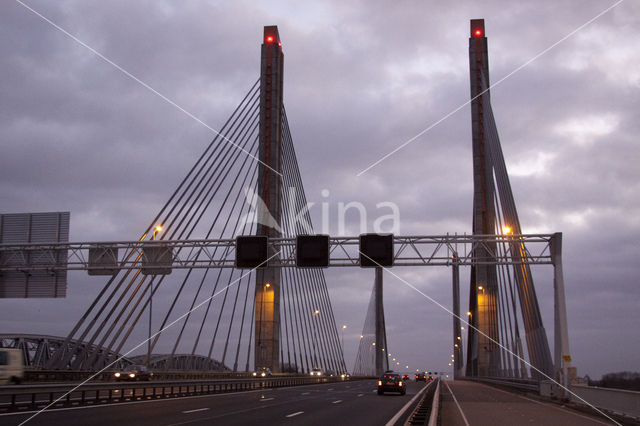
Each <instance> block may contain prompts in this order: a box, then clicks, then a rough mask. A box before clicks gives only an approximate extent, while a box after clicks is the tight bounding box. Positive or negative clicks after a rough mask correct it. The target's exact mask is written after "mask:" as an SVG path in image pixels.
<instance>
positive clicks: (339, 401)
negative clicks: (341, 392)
mask: <svg viewBox="0 0 640 426" xmlns="http://www.w3.org/2000/svg"><path fill="white" fill-rule="evenodd" d="M341 402H342V400H341V399H338V400H335V401H333V402H332V404H340V403H341Z"/></svg>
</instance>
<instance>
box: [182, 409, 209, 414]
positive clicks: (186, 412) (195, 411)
mask: <svg viewBox="0 0 640 426" xmlns="http://www.w3.org/2000/svg"><path fill="white" fill-rule="evenodd" d="M207 410H211V408H196V409H195V410H187V411H183V412H182V414H189V413H197V412H198V411H207Z"/></svg>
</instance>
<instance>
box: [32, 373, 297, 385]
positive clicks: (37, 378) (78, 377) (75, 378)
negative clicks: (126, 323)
mask: <svg viewBox="0 0 640 426" xmlns="http://www.w3.org/2000/svg"><path fill="white" fill-rule="evenodd" d="M115 371H116V370H105V371H103V372H101V373H99V374H97V375H96V376H95V377H94V378H92V379H91V382H92V383H93V382H109V381H113V380H114V377H113V373H114V372H115ZM153 373H154V379H155V380H215V379H242V378H251V377H252V376H251V373H247V372H242V373H238V372H235V373H234V372H232V371H228V372H221V371H197V370H194V371H189V370H186V371H183V370H169V371H162V370H161V371H158V370H154V371H153ZM94 374H95V373H94V372H91V371H86V370H25V372H24V378H23V382H26V383H33V382H65V383H68V382H82V381H84V380H87V379H89V378H90V377H92V376H93V375H94ZM274 375H276V374H274ZM283 376H284V374H283ZM287 376H291V375H290V374H289V375H287Z"/></svg>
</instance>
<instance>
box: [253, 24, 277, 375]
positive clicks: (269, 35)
mask: <svg viewBox="0 0 640 426" xmlns="http://www.w3.org/2000/svg"><path fill="white" fill-rule="evenodd" d="M261 58H262V59H261V65H260V130H259V160H260V164H259V165H258V195H259V196H260V198H261V199H262V200H263V202H264V205H263V206H262V207H263V208H262V211H258V218H259V219H260V220H259V224H258V228H257V231H256V234H257V235H265V236H268V237H270V238H279V237H280V236H281V232H280V230H279V229H277V228H276V227H274V226H269V225H267V224H272V225H274V222H275V224H278V225H279V224H281V223H282V222H281V217H282V212H281V205H280V200H281V199H282V181H281V173H282V109H283V106H282V105H283V104H282V91H283V62H284V55H283V54H282V43H281V42H280V36H279V34H278V27H277V26H266V27H264V39H263V42H262V52H261ZM258 204H259V205H261V204H262V203H258ZM274 255H275V250H274V249H273V247H270V248H269V257H271V256H274ZM255 295H256V297H255V345H254V350H255V353H254V361H255V368H259V367H268V368H270V369H271V371H273V372H279V371H280V361H279V360H280V357H279V354H280V269H278V268H269V267H267V268H259V269H257V273H256V288H255Z"/></svg>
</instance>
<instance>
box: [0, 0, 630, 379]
mask: <svg viewBox="0 0 640 426" xmlns="http://www.w3.org/2000/svg"><path fill="white" fill-rule="evenodd" d="M27 3H28V4H29V5H30V7H33V8H34V9H35V10H37V11H38V12H39V13H41V14H43V15H44V16H46V17H47V18H49V19H50V20H51V21H53V22H55V23H56V24H58V25H59V26H61V27H62V28H64V29H65V30H67V31H68V32H70V33H71V34H73V35H74V36H76V37H78V38H79V39H80V40H82V41H83V42H84V43H86V44H87V45H89V46H91V47H93V48H94V49H96V50H97V51H99V52H100V53H102V54H103V55H105V56H106V57H108V58H109V59H110V60H112V61H113V62H115V63H117V64H118V65H119V66H121V67H122V68H124V69H126V70H127V71H128V72H130V73H131V74H133V75H135V76H136V77H138V78H139V79H140V80H142V81H144V82H145V83H147V84H149V85H150V86H152V87H153V88H155V89H156V90H157V91H159V92H160V93H162V94H163V95H165V96H167V97H168V98H170V99H172V100H174V101H175V102H176V103H177V104H179V105H180V106H182V107H183V108H185V109H186V110H188V111H189V112H191V113H192V114H194V115H195V116H197V117H198V118H199V119H201V120H202V121H203V122H205V123H207V124H208V125H209V126H211V127H213V128H219V127H220V126H221V125H222V123H224V121H225V120H226V118H227V117H228V116H229V114H230V113H231V112H232V110H233V109H234V107H235V106H236V105H237V104H238V103H239V102H240V100H241V99H242V97H243V96H244V94H245V93H246V92H247V90H248V89H249V88H250V86H251V85H252V84H253V83H254V82H255V80H256V79H257V77H258V73H259V60H260V44H261V41H262V32H263V26H265V25H278V27H279V31H280V36H281V38H282V41H283V50H284V54H285V94H284V99H285V105H286V108H287V114H288V118H289V124H290V126H291V130H292V133H293V138H294V141H295V146H296V150H297V156H298V160H299V164H300V169H301V172H302V178H303V180H304V182H305V190H306V194H307V197H308V199H309V201H313V202H316V203H322V202H327V203H329V207H330V210H329V211H330V212H331V214H333V213H335V214H336V215H337V203H339V202H350V201H359V202H362V203H363V204H364V205H365V206H367V209H368V210H367V211H368V214H369V216H368V226H369V228H368V230H369V231H371V230H372V229H371V225H372V223H373V220H374V219H375V218H376V217H377V215H379V214H380V213H385V214H386V213H388V211H384V212H379V211H378V210H377V209H376V204H377V203H380V202H385V201H390V202H394V203H396V204H397V205H398V207H399V209H400V218H401V222H400V233H401V234H404V235H416V234H419V235H426V234H445V233H447V232H449V233H454V232H458V233H462V232H470V231H471V213H472V189H473V188H472V168H471V123H470V108H469V107H468V106H466V107H463V108H462V109H460V110H459V111H458V112H456V113H454V114H452V115H451V116H449V117H448V118H447V119H446V120H444V121H442V122H441V123H440V124H438V125H437V126H436V127H434V128H433V129H431V130H430V131H428V132H426V133H425V134H424V135H422V136H421V137H419V138H418V139H416V140H415V141H414V142H412V143H411V144H409V145H408V146H406V147H405V148H404V149H402V150H400V151H399V152H397V153H396V154H394V155H392V156H391V157H389V158H388V159H387V160H385V161H384V162H382V163H380V164H379V165H377V166H376V167H374V168H372V169H371V170H369V171H367V172H366V173H364V174H362V175H361V176H359V177H358V176H357V174H358V173H359V172H360V171H362V170H363V169H365V168H366V167H368V166H369V165H370V164H372V163H373V162H375V161H377V160H378V159H380V158H381V157H382V156H384V155H386V154H387V153H389V152H390V151H392V150H393V149H395V148H396V147H397V146H399V145H401V144H402V143H404V142H405V141H407V140H408V139H410V138H412V137H413V136H414V135H416V134H418V133H419V132H421V131H423V130H424V129H426V128H428V127H429V126H431V125H432V124H433V123H435V122H437V121H438V120H440V119H441V118H443V117H444V116H445V115H447V114H448V113H450V112H451V111H453V110H454V109H456V108H457V107H459V106H460V105H462V104H464V102H465V101H466V100H467V99H468V97H469V75H468V72H469V71H468V36H469V20H470V19H474V18H484V19H485V25H486V35H487V37H488V43H489V63H490V73H491V80H492V82H496V81H499V80H501V79H502V78H503V77H505V76H509V77H508V78H506V79H505V80H504V81H503V82H501V83H500V84H499V85H498V86H496V87H495V88H494V89H492V104H493V109H494V113H495V117H496V122H497V126H498V129H499V132H500V137H501V141H502V147H503V151H504V155H505V159H506V163H507V167H508V171H509V175H510V177H511V184H512V187H513V191H514V195H515V199H516V203H517V206H518V211H519V215H520V220H521V223H522V227H523V230H524V232H525V233H537V232H545V233H551V232H557V231H559V232H563V233H564V261H565V264H564V272H565V281H566V295H567V307H568V319H569V339H570V345H571V354H572V357H573V360H574V364H575V365H576V366H577V367H578V374H580V375H584V374H589V375H591V376H592V377H594V376H595V377H597V376H599V375H601V374H603V373H606V372H611V371H622V370H633V371H638V370H640V365H638V356H637V354H638V351H640V333H639V332H638V325H640V323H639V320H640V312H639V310H638V306H639V303H640V290H639V287H638V285H639V284H640V282H639V278H638V277H639V276H640V266H639V262H638V252H637V251H638V249H640V243H639V242H638V241H640V240H639V237H640V220H639V219H638V218H639V217H640V192H639V190H640V185H639V182H640V179H639V178H640V168H639V167H638V162H639V161H640V150H639V149H638V146H637V144H638V134H640V120H638V110H639V108H640V105H639V99H640V96H639V95H640V67H638V63H639V60H640V43H638V28H640V5H639V4H638V2H635V1H631V0H627V1H624V2H621V3H620V4H619V5H617V6H616V7H615V8H613V9H612V10H610V11H609V12H607V13H605V14H604V15H602V16H601V17H599V18H598V19H596V20H595V21H594V22H592V23H590V24H589V25H587V26H585V27H584V28H583V29H581V30H579V31H578V32H577V33H575V34H574V35H572V36H571V37H569V38H568V39H566V40H565V41H563V42H561V43H559V44H558V45H557V46H555V47H553V48H552V49H551V50H549V51H548V52H547V53H545V54H543V55H542V56H540V57H539V58H537V59H536V60H534V61H533V62H531V63H530V64H528V65H526V66H525V67H523V68H522V69H520V70H518V71H517V72H515V73H514V74H513V75H510V74H511V73H512V72H513V71H514V70H516V69H518V67H520V66H521V65H522V64H524V63H526V62H527V61H529V60H531V59H532V58H534V57H535V56H536V55H538V54H539V53H541V52H543V51H544V50H545V49H547V48H549V47H551V46H552V45H554V44H555V43H556V42H558V41H559V40H561V39H562V38H564V37H566V36H567V35H569V34H570V33H571V32H572V31H574V30H576V29H577V28H579V27H580V26H582V25H583V24H585V23H586V22H587V21H589V20H591V19H592V18H593V17H595V16H596V15H598V14H599V13H601V12H602V11H604V10H605V9H607V8H608V7H609V6H611V5H613V4H614V3H615V2H614V1H582V0H576V1H565V2H556V1H536V2H500V1H489V2H479V1H462V2H454V3H452V4H449V3H447V2H427V1H409V0H403V1H388V2H387V1H365V0H362V1H349V2H345V1H326V2H316V3H313V4H311V2H299V1H293V0H292V1H265V2H251V1H233V2H232V1H228V2H222V1H219V2H218V1H210V2H205V1H192V2H169V1H164V2H159V1H135V2H131V1H112V2H100V1H59V2H45V1H40V0H29V1H28V2H27ZM0 68H1V69H2V78H1V79H0V129H1V133H0V135H1V138H0V144H1V148H2V149H1V153H2V154H1V155H0V213H17V212H37V211H71V240H72V241H97V240H103V241H104V240H132V239H135V238H137V237H138V236H139V235H140V233H141V232H142V231H143V230H144V229H145V227H146V226H147V225H148V223H149V221H150V220H151V219H152V218H153V217H154V216H155V213H156V212H157V211H158V210H159V209H160V207H161V206H162V204H163V203H164V201H165V200H166V199H167V198H168V196H169V195H170V193H171V192H172V191H173V189H174V188H175V186H176V185H177V183H178V182H179V181H180V180H181V179H182V177H183V176H184V175H185V173H186V172H187V170H188V169H189V168H190V167H191V165H192V164H193V163H194V162H195V160H196V158H197V156H198V155H199V154H200V153H201V152H202V150H203V149H204V147H205V146H206V145H207V144H208V143H209V142H210V140H211V139H212V137H213V133H212V132H211V131H210V130H209V129H207V128H206V127H205V126H203V125H202V124H200V123H198V122H196V121H195V120H193V119H192V118H189V117H188V116H187V115H185V114H184V113H182V112H180V111H179V110H177V109H176V108H175V107H173V106H171V105H169V104H168V103H167V102H165V101H164V100H162V99H161V98H160V97H159V96H157V95H155V94H153V93H151V92H150V91H149V90H147V89H145V88H144V87H142V86H141V85H140V84H139V83H137V82H135V81H133V80H132V79H130V78H128V77H127V76H126V75H124V74H123V73H122V72H121V71H119V70H117V69H116V68H114V67H113V66H112V65H109V64H107V63H106V62H105V61H103V60H101V59H100V58H98V57H97V56H96V55H95V54H94V53H92V52H91V51H89V50H88V49H87V48H85V47H83V46H81V45H80V44H78V43H76V42H75V41H73V40H72V39H70V38H69V37H67V36H66V35H64V34H63V33H62V32H60V31H59V30H57V29H55V28H54V27H53V26H51V25H50V24H48V23H47V22H45V21H44V20H42V19H41V18H40V17H38V16H36V15H35V14H34V13H33V12H31V11H29V10H28V9H26V8H25V7H23V6H22V5H20V4H19V3H16V2H12V1H4V2H2V4H1V5H0ZM323 190H328V191H329V196H328V197H323V196H322V191H323ZM311 213H312V216H313V217H314V221H315V223H316V226H318V224H319V223H320V208H319V207H317V206H316V207H314V208H312V209H311ZM336 220H337V217H336ZM349 220H350V221H349V226H348V228H347V233H348V234H350V235H356V234H358V233H359V227H358V223H357V222H355V216H354V217H351V218H350V219H349ZM330 224H331V229H330V230H329V231H330V232H331V233H332V234H333V235H336V234H337V231H338V227H337V222H336V221H335V220H334V218H333V217H332V218H331V222H330ZM394 272H395V273H397V274H399V275H400V276H402V277H403V278H404V279H406V280H407V281H409V282H411V283H412V284H413V285H415V286H416V287H418V288H419V289H421V291H423V292H425V293H427V294H429V295H430V296H431V297H433V298H434V299H436V300H438V301H440V302H441V303H443V304H444V305H445V306H451V287H450V271H449V270H447V269H432V268H421V269H401V268H396V269H394ZM462 274H463V275H462V279H461V281H462V284H463V285H462V287H463V288H462V309H463V310H466V307H465V301H467V300H468V281H469V270H468V269H463V270H462ZM534 274H536V275H534V278H537V280H536V289H537V292H538V297H539V299H540V304H541V308H542V311H543V320H544V323H545V326H546V329H547V333H548V335H549V338H550V342H553V339H552V336H553V299H552V294H553V293H552V281H551V274H550V270H549V268H542V267H537V268H534ZM327 276H328V279H329V284H328V285H329V292H330V295H331V298H332V303H333V307H334V312H335V317H336V322H337V324H338V326H340V325H342V324H345V325H347V327H348V328H347V331H346V333H345V343H346V349H345V352H346V361H347V365H348V366H349V368H352V366H353V361H354V358H355V351H356V348H357V343H358V340H359V335H360V331H361V329H362V323H363V321H364V316H365V313H366V308H367V303H368V300H369V295H370V289H371V285H372V282H373V272H372V271H370V270H367V271H362V270H355V269H349V270H347V269H339V270H328V271H327ZM101 282H103V281H100V280H96V279H92V280H89V279H88V278H87V277H86V274H84V273H71V274H70V275H69V289H68V297H67V298H66V299H61V300H53V299H42V300H27V301H21V300H0V321H1V327H0V332H23V333H39V334H53V335H66V334H67V332H68V331H69V330H70V328H71V326H72V325H73V324H74V323H75V322H76V320H77V319H78V318H79V316H80V315H81V313H82V311H83V309H85V307H86V306H88V305H89V303H90V302H91V301H92V300H93V298H94V297H95V295H96V294H97V292H98V290H99V288H100V285H101ZM385 299H386V300H385V309H386V323H387V334H388V342H389V349H390V351H393V352H396V354H397V357H398V358H399V359H401V360H402V361H403V363H407V364H410V365H411V366H415V367H416V368H418V367H420V368H423V369H429V370H445V369H446V368H447V362H448V359H449V357H450V342H451V318H450V316H449V315H448V314H447V313H446V312H445V311H443V310H442V309H441V308H439V307H438V306H436V305H435V304H433V303H431V302H429V301H428V300H427V299H425V298H424V297H422V296H421V295H419V294H418V293H416V292H415V291H413V290H411V289H409V288H408V287H407V286H405V285H404V284H403V283H402V282H400V281H398V280H397V279H394V278H393V277H392V276H390V275H388V274H385ZM394 355H395V354H394Z"/></svg>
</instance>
